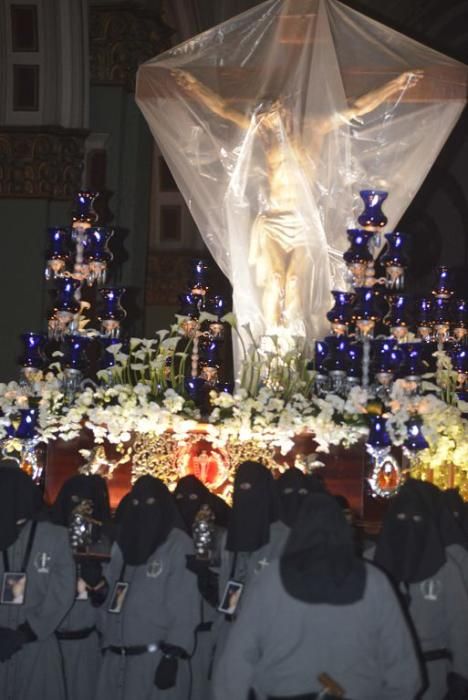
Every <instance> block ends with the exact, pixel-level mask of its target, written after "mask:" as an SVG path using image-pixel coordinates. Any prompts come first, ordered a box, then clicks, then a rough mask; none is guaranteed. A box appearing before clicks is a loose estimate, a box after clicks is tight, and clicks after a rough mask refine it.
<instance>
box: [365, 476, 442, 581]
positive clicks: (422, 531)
mask: <svg viewBox="0 0 468 700" xmlns="http://www.w3.org/2000/svg"><path fill="white" fill-rule="evenodd" d="M421 483H423V482H418V481H416V480H414V479H408V481H407V482H406V483H405V484H403V486H402V487H401V489H400V491H399V492H398V493H397V495H396V496H394V497H393V498H392V501H391V503H390V505H389V508H388V511H387V513H386V515H385V518H384V521H383V525H382V531H381V533H380V535H379V538H378V540H377V548H376V553H375V562H376V564H378V565H379V566H381V567H382V568H383V569H384V570H385V571H386V572H387V573H388V574H389V575H390V576H391V577H392V578H393V579H394V581H395V582H397V583H399V582H404V583H418V582H420V581H424V580H425V579H428V578H430V577H431V576H433V575H434V574H435V573H436V572H437V571H439V569H440V568H441V567H442V566H443V564H444V563H445V561H446V555H445V547H444V543H443V541H442V537H441V533H440V529H439V525H438V518H437V514H436V510H435V508H436V506H435V505H434V502H433V498H434V497H433V492H432V489H431V492H432V493H429V489H428V488H426V487H421Z"/></svg>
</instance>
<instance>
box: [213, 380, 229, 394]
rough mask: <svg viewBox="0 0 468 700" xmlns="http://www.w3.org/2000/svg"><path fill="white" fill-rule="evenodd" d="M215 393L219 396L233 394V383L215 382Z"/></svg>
mask: <svg viewBox="0 0 468 700" xmlns="http://www.w3.org/2000/svg"><path fill="white" fill-rule="evenodd" d="M215 388H216V391H218V392H219V393H220V394H221V393H222V394H233V393H234V384H233V382H216V387H215Z"/></svg>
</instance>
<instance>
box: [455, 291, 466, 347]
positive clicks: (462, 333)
mask: <svg viewBox="0 0 468 700" xmlns="http://www.w3.org/2000/svg"><path fill="white" fill-rule="evenodd" d="M452 325H453V335H454V337H455V339H456V340H459V341H461V340H463V339H465V338H466V337H467V333H468V304H467V301H466V299H457V300H456V301H454V302H453V305H452Z"/></svg>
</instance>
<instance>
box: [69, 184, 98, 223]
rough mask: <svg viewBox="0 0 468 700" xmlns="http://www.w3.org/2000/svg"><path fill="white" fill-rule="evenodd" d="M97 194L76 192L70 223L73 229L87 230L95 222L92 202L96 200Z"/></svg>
mask: <svg viewBox="0 0 468 700" xmlns="http://www.w3.org/2000/svg"><path fill="white" fill-rule="evenodd" d="M98 196H99V193H97V192H78V193H77V195H76V197H75V201H74V210H73V213H72V221H73V226H74V227H84V228H88V227H89V226H91V225H92V224H93V223H94V222H95V221H96V220H97V213H96V211H95V210H94V202H95V201H96V199H97V198H98Z"/></svg>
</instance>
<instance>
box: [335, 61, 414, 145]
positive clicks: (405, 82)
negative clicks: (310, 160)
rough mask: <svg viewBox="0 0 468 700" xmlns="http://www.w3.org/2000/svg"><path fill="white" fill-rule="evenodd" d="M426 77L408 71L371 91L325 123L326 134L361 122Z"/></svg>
mask: <svg viewBox="0 0 468 700" xmlns="http://www.w3.org/2000/svg"><path fill="white" fill-rule="evenodd" d="M423 77H424V72H423V71H422V70H414V71H406V72H405V73H401V75H399V76H398V77H397V78H394V79H393V80H389V82H388V83H385V84H384V85H382V86H381V87H379V88H376V89H375V90H371V92H368V93H367V94H366V95H362V96H361V97H358V99H357V100H355V101H354V102H353V104H352V105H351V106H350V107H349V108H348V109H345V110H343V111H342V112H336V113H335V114H333V115H332V116H331V117H330V118H329V119H327V120H325V122H324V133H328V132H329V131H332V130H333V129H336V128H337V127H339V126H341V125H342V124H343V122H346V123H350V122H352V121H353V120H357V121H359V117H362V116H364V115H365V114H369V112H372V111H373V110H374V109H377V107H379V106H380V105H381V104H382V103H383V102H385V100H388V99H389V98H390V97H393V96H394V95H397V94H398V93H399V92H402V91H403V90H405V89H408V88H412V87H414V86H415V85H416V84H417V83H419V81H420V80H421V79H422V78H423Z"/></svg>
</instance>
